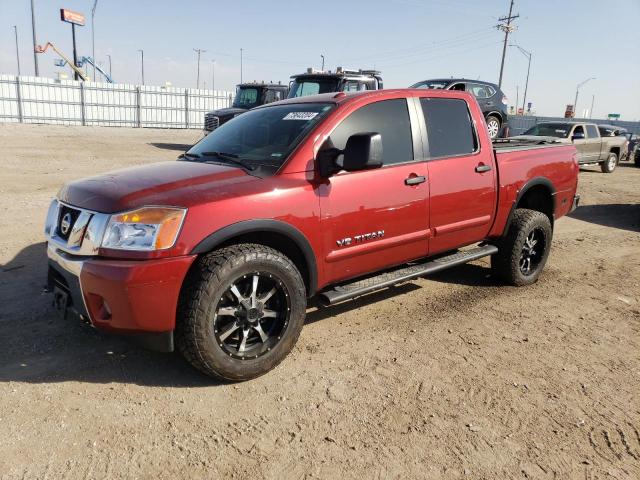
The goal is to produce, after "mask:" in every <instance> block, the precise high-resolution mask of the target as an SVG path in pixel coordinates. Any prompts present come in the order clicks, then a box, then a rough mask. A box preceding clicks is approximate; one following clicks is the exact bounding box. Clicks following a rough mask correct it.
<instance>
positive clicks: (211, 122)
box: [204, 113, 220, 131]
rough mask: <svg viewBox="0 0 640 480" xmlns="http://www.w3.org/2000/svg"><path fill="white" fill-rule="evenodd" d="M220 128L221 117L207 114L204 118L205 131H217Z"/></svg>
mask: <svg viewBox="0 0 640 480" xmlns="http://www.w3.org/2000/svg"><path fill="white" fill-rule="evenodd" d="M219 126H220V117H218V116H216V115H212V114H211V113H207V114H206V115H205V116H204V129H205V130H208V131H212V130H215V129H216V128H218V127H219Z"/></svg>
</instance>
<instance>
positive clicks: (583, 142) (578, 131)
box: [569, 125, 590, 163]
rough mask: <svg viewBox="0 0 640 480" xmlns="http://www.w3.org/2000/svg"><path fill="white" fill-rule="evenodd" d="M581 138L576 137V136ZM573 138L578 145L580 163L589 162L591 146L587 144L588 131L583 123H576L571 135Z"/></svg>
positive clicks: (574, 143) (574, 144)
mask: <svg viewBox="0 0 640 480" xmlns="http://www.w3.org/2000/svg"><path fill="white" fill-rule="evenodd" d="M576 136H578V137H580V138H574V137H576ZM569 138H571V139H572V142H573V146H574V147H576V151H577V152H578V163H589V155H590V154H589V147H588V145H587V132H585V129H584V127H583V126H582V125H576V126H575V127H573V131H572V132H571V134H570V135H569Z"/></svg>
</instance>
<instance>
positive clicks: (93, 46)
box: [91, 0, 98, 82]
mask: <svg viewBox="0 0 640 480" xmlns="http://www.w3.org/2000/svg"><path fill="white" fill-rule="evenodd" d="M97 6H98V0H93V8H92V9H91V57H92V58H91V59H92V60H93V81H94V82H95V81H96V37H95V33H94V32H95V27H94V22H93V21H94V19H95V17H96V7H97Z"/></svg>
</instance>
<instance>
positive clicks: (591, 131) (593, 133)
mask: <svg viewBox="0 0 640 480" xmlns="http://www.w3.org/2000/svg"><path fill="white" fill-rule="evenodd" d="M587 137H589V138H598V128H597V127H596V126H595V125H587Z"/></svg>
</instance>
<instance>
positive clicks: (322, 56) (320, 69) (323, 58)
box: [320, 54, 324, 72]
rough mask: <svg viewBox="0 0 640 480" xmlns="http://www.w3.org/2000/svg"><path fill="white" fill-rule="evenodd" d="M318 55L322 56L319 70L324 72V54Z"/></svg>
mask: <svg viewBox="0 0 640 480" xmlns="http://www.w3.org/2000/svg"><path fill="white" fill-rule="evenodd" d="M320 56H321V57H322V68H321V69H320V70H322V71H323V72H324V55H322V54H320Z"/></svg>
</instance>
